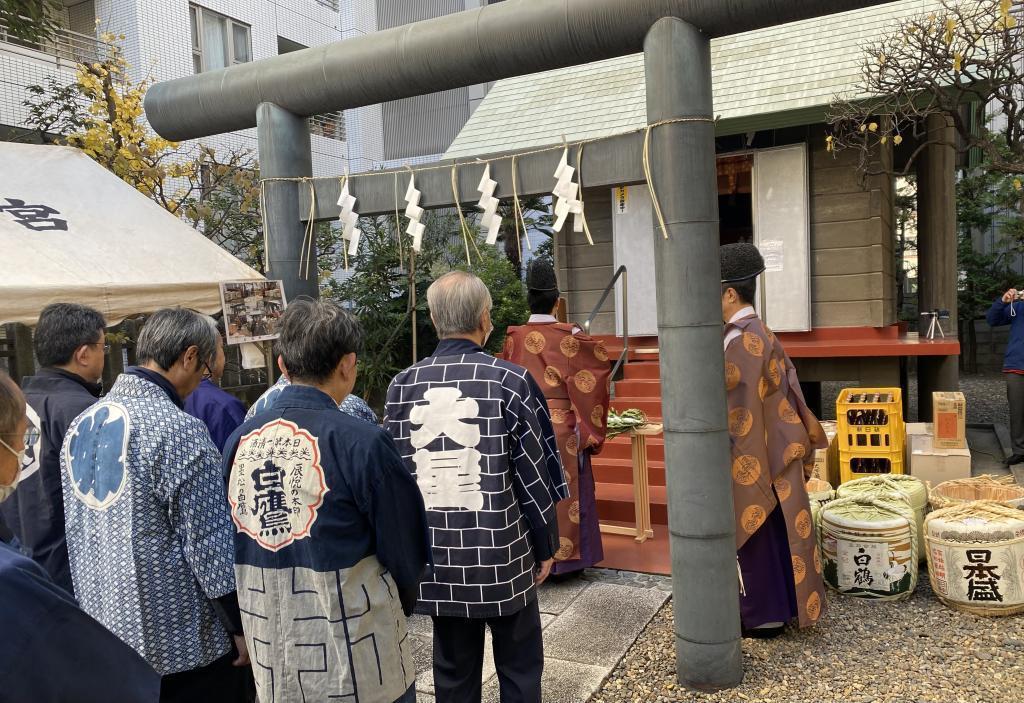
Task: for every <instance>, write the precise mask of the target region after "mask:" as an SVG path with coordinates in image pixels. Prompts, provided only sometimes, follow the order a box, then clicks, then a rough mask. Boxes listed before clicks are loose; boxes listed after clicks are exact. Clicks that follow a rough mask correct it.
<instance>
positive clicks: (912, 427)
mask: <svg viewBox="0 0 1024 703" xmlns="http://www.w3.org/2000/svg"><path fill="white" fill-rule="evenodd" d="M931 430H932V425H931V423H927V424H925V423H911V424H908V425H907V453H908V457H909V460H910V463H909V466H910V475H911V476H913V477H914V478H919V479H921V480H922V481H924V482H925V483H927V484H929V487H931V488H934V487H935V486H937V485H939V484H940V483H942V482H943V481H952V480H954V479H959V478H970V477H971V450H970V449H942V448H936V447H935V446H934V441H933V438H932V432H931Z"/></svg>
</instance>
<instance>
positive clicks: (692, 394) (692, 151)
mask: <svg viewBox="0 0 1024 703" xmlns="http://www.w3.org/2000/svg"><path fill="white" fill-rule="evenodd" d="M644 59H645V65H646V72H647V74H646V75H647V78H646V80H647V122H648V124H654V123H656V122H660V121H662V120H670V119H678V118H697V119H695V121H692V122H676V123H672V124H667V125H663V126H661V127H658V128H657V129H656V130H654V132H653V133H652V135H651V139H652V144H651V149H650V152H651V153H652V154H657V158H656V159H652V163H651V169H652V173H653V176H654V178H653V179H652V182H653V183H654V184H656V186H657V189H658V197H659V199H660V200H661V203H662V210H663V213H664V216H665V222H666V225H667V229H668V238H667V239H666V238H665V237H664V236H663V235H662V232H661V229H660V226H657V225H656V226H655V230H654V242H655V244H654V246H655V257H654V260H655V267H656V275H657V286H658V336H659V340H660V341H659V348H660V349H661V387H662V388H671V389H672V392H671V393H665V394H664V396H663V398H662V415H663V417H664V422H665V455H666V458H669V457H671V459H673V461H669V462H666V466H667V469H668V473H667V475H666V482H667V484H668V506H669V515H668V521H669V532H670V535H671V536H670V547H671V552H672V596H673V598H672V604H673V608H674V611H675V633H676V669H677V673H678V676H679V681H680V683H682V684H683V685H685V686H688V687H690V688H694V689H699V690H717V689H722V688H729V687H732V686H736V685H738V684H739V683H740V682H741V681H742V680H743V657H742V652H741V648H740V616H739V579H738V577H737V572H736V557H735V555H736V547H735V527H734V518H733V505H732V481H731V480H729V473H728V472H729V468H728V467H729V466H730V462H731V450H730V446H729V432H728V423H727V418H726V398H725V383H724V381H723V379H724V378H725V361H724V358H723V356H722V302H721V297H722V296H721V275H720V272H719V270H720V266H719V259H718V247H719V242H718V191H717V182H718V181H717V178H716V175H715V174H716V170H715V126H714V123H713V121H712V116H713V112H712V100H711V42H710V39H709V38H708V37H707V36H705V35H704V34H702V33H701V32H700V30H698V29H697V28H696V27H694V26H693V25H691V24H688V23H686V22H684V21H682V20H680V19H676V18H671V17H669V18H665V19H661V20H658V21H657V22H656V23H655V24H654V26H653V27H652V28H651V30H650V32H649V33H648V34H647V38H646V40H645V41H644ZM698 399H699V400H698Z"/></svg>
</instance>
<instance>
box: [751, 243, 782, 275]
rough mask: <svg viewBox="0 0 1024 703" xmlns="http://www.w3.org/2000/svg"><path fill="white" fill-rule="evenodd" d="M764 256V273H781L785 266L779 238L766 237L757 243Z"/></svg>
mask: <svg viewBox="0 0 1024 703" xmlns="http://www.w3.org/2000/svg"><path fill="white" fill-rule="evenodd" d="M757 248H758V250H759V251H760V252H761V256H762V257H764V270H765V273H782V271H783V270H784V269H785V268H786V258H785V251H784V249H783V241H782V240H781V239H766V240H765V241H763V242H761V243H760V244H758V245H757Z"/></svg>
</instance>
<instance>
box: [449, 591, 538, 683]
mask: <svg viewBox="0 0 1024 703" xmlns="http://www.w3.org/2000/svg"><path fill="white" fill-rule="evenodd" d="M484 627H489V628H491V639H492V641H493V645H494V665H495V668H496V669H497V671H498V684H499V687H500V691H501V703H541V695H540V677H541V674H542V673H543V672H544V640H543V637H542V633H541V627H540V608H539V606H538V605H537V601H536V600H534V601H533V602H532V603H530V604H529V605H528V606H526V607H525V608H523V609H522V610H520V611H519V612H517V613H514V614H513V615H507V616H505V617H500V618H487V619H482V618H434V696H435V699H436V701H437V703H480V698H481V695H482V691H481V688H482V682H481V677H482V676H483V668H484Z"/></svg>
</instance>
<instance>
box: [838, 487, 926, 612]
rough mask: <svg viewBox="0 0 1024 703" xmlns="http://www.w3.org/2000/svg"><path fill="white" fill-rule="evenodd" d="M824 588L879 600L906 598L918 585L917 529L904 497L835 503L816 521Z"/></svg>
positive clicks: (896, 496) (869, 498)
mask: <svg viewBox="0 0 1024 703" xmlns="http://www.w3.org/2000/svg"><path fill="white" fill-rule="evenodd" d="M818 520H819V530H818V538H819V540H820V547H821V558H822V565H823V576H824V578H825V583H826V584H828V585H829V587H831V588H832V589H834V590H836V591H838V592H839V593H844V594H847V595H851V596H857V597H859V598H872V599H877V600H902V599H904V598H908V597H909V596H910V594H911V593H913V592H914V588H915V587H916V586H917V558H918V554H917V553H918V544H917V527H916V525H915V516H914V511H913V509H912V508H911V507H910V504H909V503H908V502H907V500H906V499H905V498H902V497H901V496H900V494H897V493H891V494H890V495H889V497H888V498H886V499H883V498H876V497H870V496H867V497H866V496H858V497H855V498H837V499H836V500H833V501H832V502H830V503H826V504H825V505H823V506H822V508H821V513H820V515H819V517H818Z"/></svg>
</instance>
